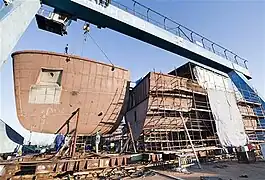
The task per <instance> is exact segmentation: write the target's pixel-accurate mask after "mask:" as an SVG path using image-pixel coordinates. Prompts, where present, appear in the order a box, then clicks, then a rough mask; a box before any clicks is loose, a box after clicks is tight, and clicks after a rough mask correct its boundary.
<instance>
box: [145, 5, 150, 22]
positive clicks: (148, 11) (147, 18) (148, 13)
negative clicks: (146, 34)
mask: <svg viewBox="0 0 265 180" xmlns="http://www.w3.org/2000/svg"><path fill="white" fill-rule="evenodd" d="M149 11H150V9H149V8H148V9H147V13H146V14H147V21H148V22H149Z"/></svg>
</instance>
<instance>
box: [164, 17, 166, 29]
mask: <svg viewBox="0 0 265 180" xmlns="http://www.w3.org/2000/svg"><path fill="white" fill-rule="evenodd" d="M166 20H167V17H164V29H165V30H167V27H166Z"/></svg>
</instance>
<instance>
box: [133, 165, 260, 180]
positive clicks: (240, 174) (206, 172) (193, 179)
mask: <svg viewBox="0 0 265 180" xmlns="http://www.w3.org/2000/svg"><path fill="white" fill-rule="evenodd" d="M264 167H265V161H259V162H256V163H251V164H241V163H238V162H236V161H226V162H212V163H204V164H202V169H198V168H196V167H191V168H189V169H188V171H189V172H190V173H191V174H184V173H178V172H174V171H169V170H162V169H160V170H158V169H156V171H157V172H159V173H161V174H164V175H165V176H163V175H161V174H156V175H154V176H147V177H144V178H143V177H139V178H135V179H137V180H138V179H139V180H140V179H146V180H164V179H173V177H175V179H178V178H179V179H183V180H204V179H203V178H202V177H212V178H208V179H207V178H205V180H244V179H249V180H264V179H265V171H264ZM166 176H168V177H166ZM171 177H172V178H171ZM213 177H218V178H219V179H218V178H213Z"/></svg>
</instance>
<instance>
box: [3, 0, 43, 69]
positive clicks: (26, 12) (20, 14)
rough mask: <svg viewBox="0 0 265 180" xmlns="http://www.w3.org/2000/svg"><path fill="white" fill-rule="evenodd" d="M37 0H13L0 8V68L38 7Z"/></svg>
mask: <svg viewBox="0 0 265 180" xmlns="http://www.w3.org/2000/svg"><path fill="white" fill-rule="evenodd" d="M40 6H41V5H40V1H39V0H14V1H13V2H12V3H11V4H9V5H8V6H6V7H4V8H2V9H1V10H0V68H1V67H2V66H3V63H4V62H5V61H6V60H7V59H8V57H9V55H10V53H11V52H12V50H13V49H14V47H15V46H16V44H17V42H18V41H19V39H20V38H21V36H22V35H23V33H24V32H25V31H26V29H27V27H28V26H29V24H30V22H31V21H32V19H33V18H34V16H35V14H36V13H37V12H38V10H39V8H40Z"/></svg>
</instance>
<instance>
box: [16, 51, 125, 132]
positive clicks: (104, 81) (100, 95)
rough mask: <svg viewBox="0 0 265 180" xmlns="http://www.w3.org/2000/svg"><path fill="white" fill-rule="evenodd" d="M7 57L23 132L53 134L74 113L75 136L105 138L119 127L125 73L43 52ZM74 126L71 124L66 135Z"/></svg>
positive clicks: (81, 59)
mask: <svg viewBox="0 0 265 180" xmlns="http://www.w3.org/2000/svg"><path fill="white" fill-rule="evenodd" d="M12 57H13V68H14V85H15V97H16V109H17V115H18V119H19V121H20V123H21V124H22V125H23V126H24V127H25V128H26V129H28V130H30V131H35V132H42V133H54V132H56V131H57V130H58V129H59V128H60V127H61V125H62V124H63V123H64V122H65V121H66V120H67V119H68V118H69V116H71V114H72V112H74V111H75V110H76V109H77V108H80V116H79V123H78V124H79V125H78V133H79V134H82V135H92V134H94V133H95V132H97V131H100V132H101V133H102V134H106V133H110V132H112V131H114V130H115V129H116V128H117V127H118V125H119V123H120V121H121V119H122V117H123V113H124V112H125V110H126V104H127V99H128V88H129V86H128V81H129V72H128V71H127V70H125V69H122V68H118V67H115V68H113V66H112V65H108V64H104V63H99V62H96V61H92V60H88V59H84V58H81V57H77V56H70V55H65V54H58V53H51V52H44V51H20V52H15V53H14V54H12ZM75 122H76V119H75V118H73V119H71V121H70V130H71V129H73V128H75ZM63 131H64V132H65V131H66V128H64V129H63Z"/></svg>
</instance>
